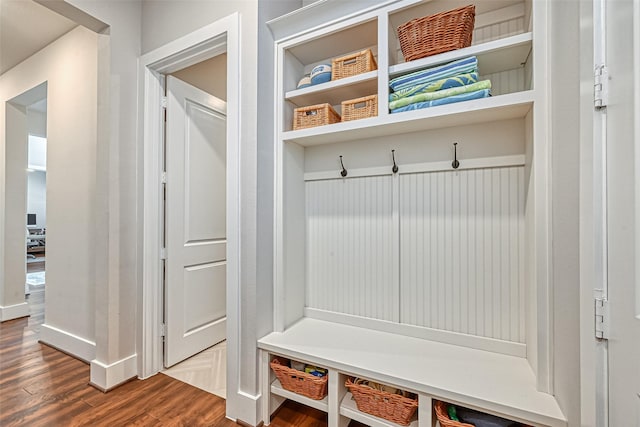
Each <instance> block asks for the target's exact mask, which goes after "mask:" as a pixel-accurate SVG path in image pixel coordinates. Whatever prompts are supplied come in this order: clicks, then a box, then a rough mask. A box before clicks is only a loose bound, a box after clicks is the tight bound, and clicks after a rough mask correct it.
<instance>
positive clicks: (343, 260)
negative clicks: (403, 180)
mask: <svg viewBox="0 0 640 427" xmlns="http://www.w3.org/2000/svg"><path fill="white" fill-rule="evenodd" d="M305 185H306V212H307V217H306V218H307V228H306V242H307V260H306V263H307V268H306V271H307V275H306V276H307V279H306V284H307V288H306V291H307V292H306V304H307V306H308V307H312V308H317V309H321V310H328V311H334V312H338V313H345V314H352V315H356V316H364V317H369V318H373V319H382V320H389V321H396V322H397V321H398V319H399V314H398V313H399V296H398V293H399V285H398V278H397V274H395V275H394V273H393V271H394V266H393V260H394V248H395V245H396V243H395V242H397V225H396V227H394V221H393V190H392V188H393V187H392V185H393V184H392V177H391V176H374V177H362V178H347V179H333V180H325V181H309V182H307V183H306V184H305ZM396 224H397V223H396ZM301 237H302V236H301Z"/></svg>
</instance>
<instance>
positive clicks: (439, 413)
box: [433, 400, 474, 427]
mask: <svg viewBox="0 0 640 427" xmlns="http://www.w3.org/2000/svg"><path fill="white" fill-rule="evenodd" d="M433 406H434V407H435V410H436V418H438V421H439V422H440V426H441V427H474V426H473V424H466V423H461V422H459V421H453V420H452V419H451V418H449V413H448V412H447V404H446V403H444V402H441V401H439V400H436V401H435V403H434V405H433Z"/></svg>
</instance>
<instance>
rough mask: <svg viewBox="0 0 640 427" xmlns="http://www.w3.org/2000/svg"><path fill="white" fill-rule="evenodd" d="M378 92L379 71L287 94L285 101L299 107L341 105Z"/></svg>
mask: <svg viewBox="0 0 640 427" xmlns="http://www.w3.org/2000/svg"><path fill="white" fill-rule="evenodd" d="M377 92H378V71H377V70H375V71H369V72H368V73H362V74H358V75H356V76H351V77H347V78H344V79H338V80H332V81H330V82H327V83H321V84H319V85H313V86H308V87H305V88H302V89H296V90H292V91H289V92H287V93H286V95H285V99H286V100H287V101H289V102H291V103H293V104H294V105H296V106H297V107H304V106H308V105H315V104H322V103H325V102H328V103H329V104H331V105H336V104H340V103H341V102H342V101H346V100H349V99H354V98H360V97H362V96H366V95H373V94H375V93H377Z"/></svg>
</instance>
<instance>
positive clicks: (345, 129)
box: [282, 91, 534, 147]
mask: <svg viewBox="0 0 640 427" xmlns="http://www.w3.org/2000/svg"><path fill="white" fill-rule="evenodd" d="M533 100H534V93H533V91H525V92H518V93H513V94H507V95H500V96H494V97H490V98H484V99H478V100H473V101H467V102H458V103H455V104H449V105H442V106H438V107H431V108H424V109H421V110H415V111H407V112H403V113H397V114H387V115H383V116H378V117H372V118H368V119H362V120H354V121H350V122H341V123H335V124H332V125H325V126H318V127H313V128H307V129H299V130H294V131H287V132H283V133H282V140H283V141H287V142H295V143H297V144H299V145H302V146H304V147H308V146H313V145H321V144H333V143H336V142H343V141H353V140H358V139H365V138H372V137H379V136H387V135H399V134H403V133H410V132H418V131H424V130H430V129H442V128H447V127H452V126H464V125H470V124H475V123H486V122H493V121H500V120H507V119H515V118H524V117H525V116H526V115H527V114H528V113H529V111H530V110H531V106H532V105H533Z"/></svg>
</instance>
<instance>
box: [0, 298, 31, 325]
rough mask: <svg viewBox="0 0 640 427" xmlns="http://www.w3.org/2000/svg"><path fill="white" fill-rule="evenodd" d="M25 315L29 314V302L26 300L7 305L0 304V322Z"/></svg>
mask: <svg viewBox="0 0 640 427" xmlns="http://www.w3.org/2000/svg"><path fill="white" fill-rule="evenodd" d="M27 316H29V304H28V303H27V302H21V303H19V304H13V305H7V306H1V305H0V322H5V321H7V320H13V319H19V318H21V317H27Z"/></svg>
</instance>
